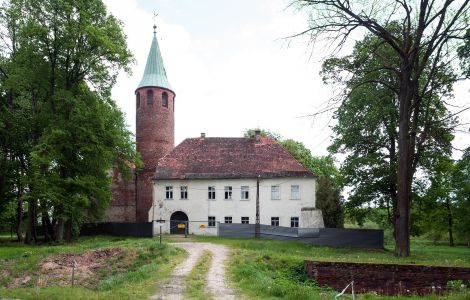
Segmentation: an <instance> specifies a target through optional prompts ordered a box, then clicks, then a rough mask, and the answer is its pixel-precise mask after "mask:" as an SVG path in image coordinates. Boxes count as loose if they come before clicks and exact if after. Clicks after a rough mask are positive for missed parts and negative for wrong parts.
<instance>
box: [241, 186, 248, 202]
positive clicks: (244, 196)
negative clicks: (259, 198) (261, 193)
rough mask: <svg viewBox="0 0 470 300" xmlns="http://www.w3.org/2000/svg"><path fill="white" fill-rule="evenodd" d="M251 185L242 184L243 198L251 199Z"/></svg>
mask: <svg viewBox="0 0 470 300" xmlns="http://www.w3.org/2000/svg"><path fill="white" fill-rule="evenodd" d="M249 191H250V187H248V186H245V185H244V186H242V200H248V199H250V192H249Z"/></svg>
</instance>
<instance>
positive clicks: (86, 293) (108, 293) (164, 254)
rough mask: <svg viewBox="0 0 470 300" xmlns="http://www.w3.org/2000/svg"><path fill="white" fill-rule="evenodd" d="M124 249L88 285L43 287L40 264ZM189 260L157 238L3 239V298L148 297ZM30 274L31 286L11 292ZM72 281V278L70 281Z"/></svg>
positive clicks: (0, 241)
mask: <svg viewBox="0 0 470 300" xmlns="http://www.w3.org/2000/svg"><path fill="white" fill-rule="evenodd" d="M106 248H122V249H123V250H124V252H123V254H122V255H120V256H118V257H115V258H113V259H110V260H109V261H108V262H107V263H106V265H105V266H104V267H103V268H101V269H100V270H99V271H98V272H97V274H95V276H93V277H92V278H90V280H89V281H88V282H86V284H85V286H83V285H78V286H74V287H72V286H71V285H67V286H56V285H51V286H41V284H40V281H41V276H42V277H44V276H47V274H43V273H42V272H41V270H40V267H39V263H40V262H41V261H43V260H44V259H46V258H47V257H52V256H54V255H58V254H63V253H77V254H78V253H83V252H86V251H88V250H93V249H106ZM184 256H185V253H184V251H183V250H180V249H176V248H174V247H172V246H169V245H167V244H163V245H162V246H160V245H159V244H158V241H157V240H154V239H137V238H117V237H90V238H88V237H87V238H79V239H77V240H76V241H74V242H73V243H72V244H70V245H67V244H61V245H54V246H46V245H41V246H27V245H22V244H17V243H15V242H9V241H7V240H6V239H5V238H3V239H0V270H1V272H2V273H1V274H0V298H15V299H113V300H117V299H146V298H148V296H149V295H151V294H152V293H153V292H154V291H155V289H156V283H157V282H158V281H159V280H160V279H162V278H165V277H167V276H168V275H169V273H170V272H171V270H172V269H173V267H174V266H175V265H176V264H177V263H179V262H180V261H181V260H182V259H183V258H184ZM25 276H29V277H31V280H29V281H28V282H27V283H26V284H24V285H22V286H20V287H15V288H11V287H8V283H9V282H11V281H12V280H13V279H15V278H21V277H25ZM66 279H68V277H67V278H66Z"/></svg>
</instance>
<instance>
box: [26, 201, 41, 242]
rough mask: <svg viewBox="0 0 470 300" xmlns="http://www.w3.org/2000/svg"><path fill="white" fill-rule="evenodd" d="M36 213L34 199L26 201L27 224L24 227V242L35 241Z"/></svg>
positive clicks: (36, 238) (36, 237)
mask: <svg viewBox="0 0 470 300" xmlns="http://www.w3.org/2000/svg"><path fill="white" fill-rule="evenodd" d="M36 224H37V215H36V201H35V200H29V201H28V226H27V227H26V240H25V243H26V244H31V242H32V240H34V243H37V240H38V236H37V231H36V227H37V226H36Z"/></svg>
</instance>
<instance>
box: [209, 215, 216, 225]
mask: <svg viewBox="0 0 470 300" xmlns="http://www.w3.org/2000/svg"><path fill="white" fill-rule="evenodd" d="M215 225H216V218H215V216H208V217H207V227H215Z"/></svg>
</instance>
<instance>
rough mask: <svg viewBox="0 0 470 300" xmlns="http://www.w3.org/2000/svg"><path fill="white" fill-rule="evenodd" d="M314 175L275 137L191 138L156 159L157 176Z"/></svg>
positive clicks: (212, 177) (165, 177)
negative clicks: (276, 140)
mask: <svg viewBox="0 0 470 300" xmlns="http://www.w3.org/2000/svg"><path fill="white" fill-rule="evenodd" d="M258 176H261V178H275V177H310V178H311V177H315V175H314V174H313V173H312V172H310V171H309V170H307V169H306V168H304V167H303V166H302V165H301V164H300V163H299V162H298V161H297V160H295V159H294V158H293V157H292V156H291V155H290V154H289V153H288V152H287V151H286V150H284V148H283V147H282V146H281V145H280V144H279V143H277V142H275V141H274V140H272V139H270V138H267V137H261V140H260V141H256V140H255V138H189V139H186V140H184V141H183V142H182V143H181V144H179V145H178V146H177V147H176V148H175V149H173V150H172V151H171V152H170V153H169V154H167V155H166V156H164V157H162V158H161V159H160V160H159V161H158V163H157V170H156V173H155V177H154V178H155V179H193V178H194V179H215V178H218V179H228V178H256V177H258Z"/></svg>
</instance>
